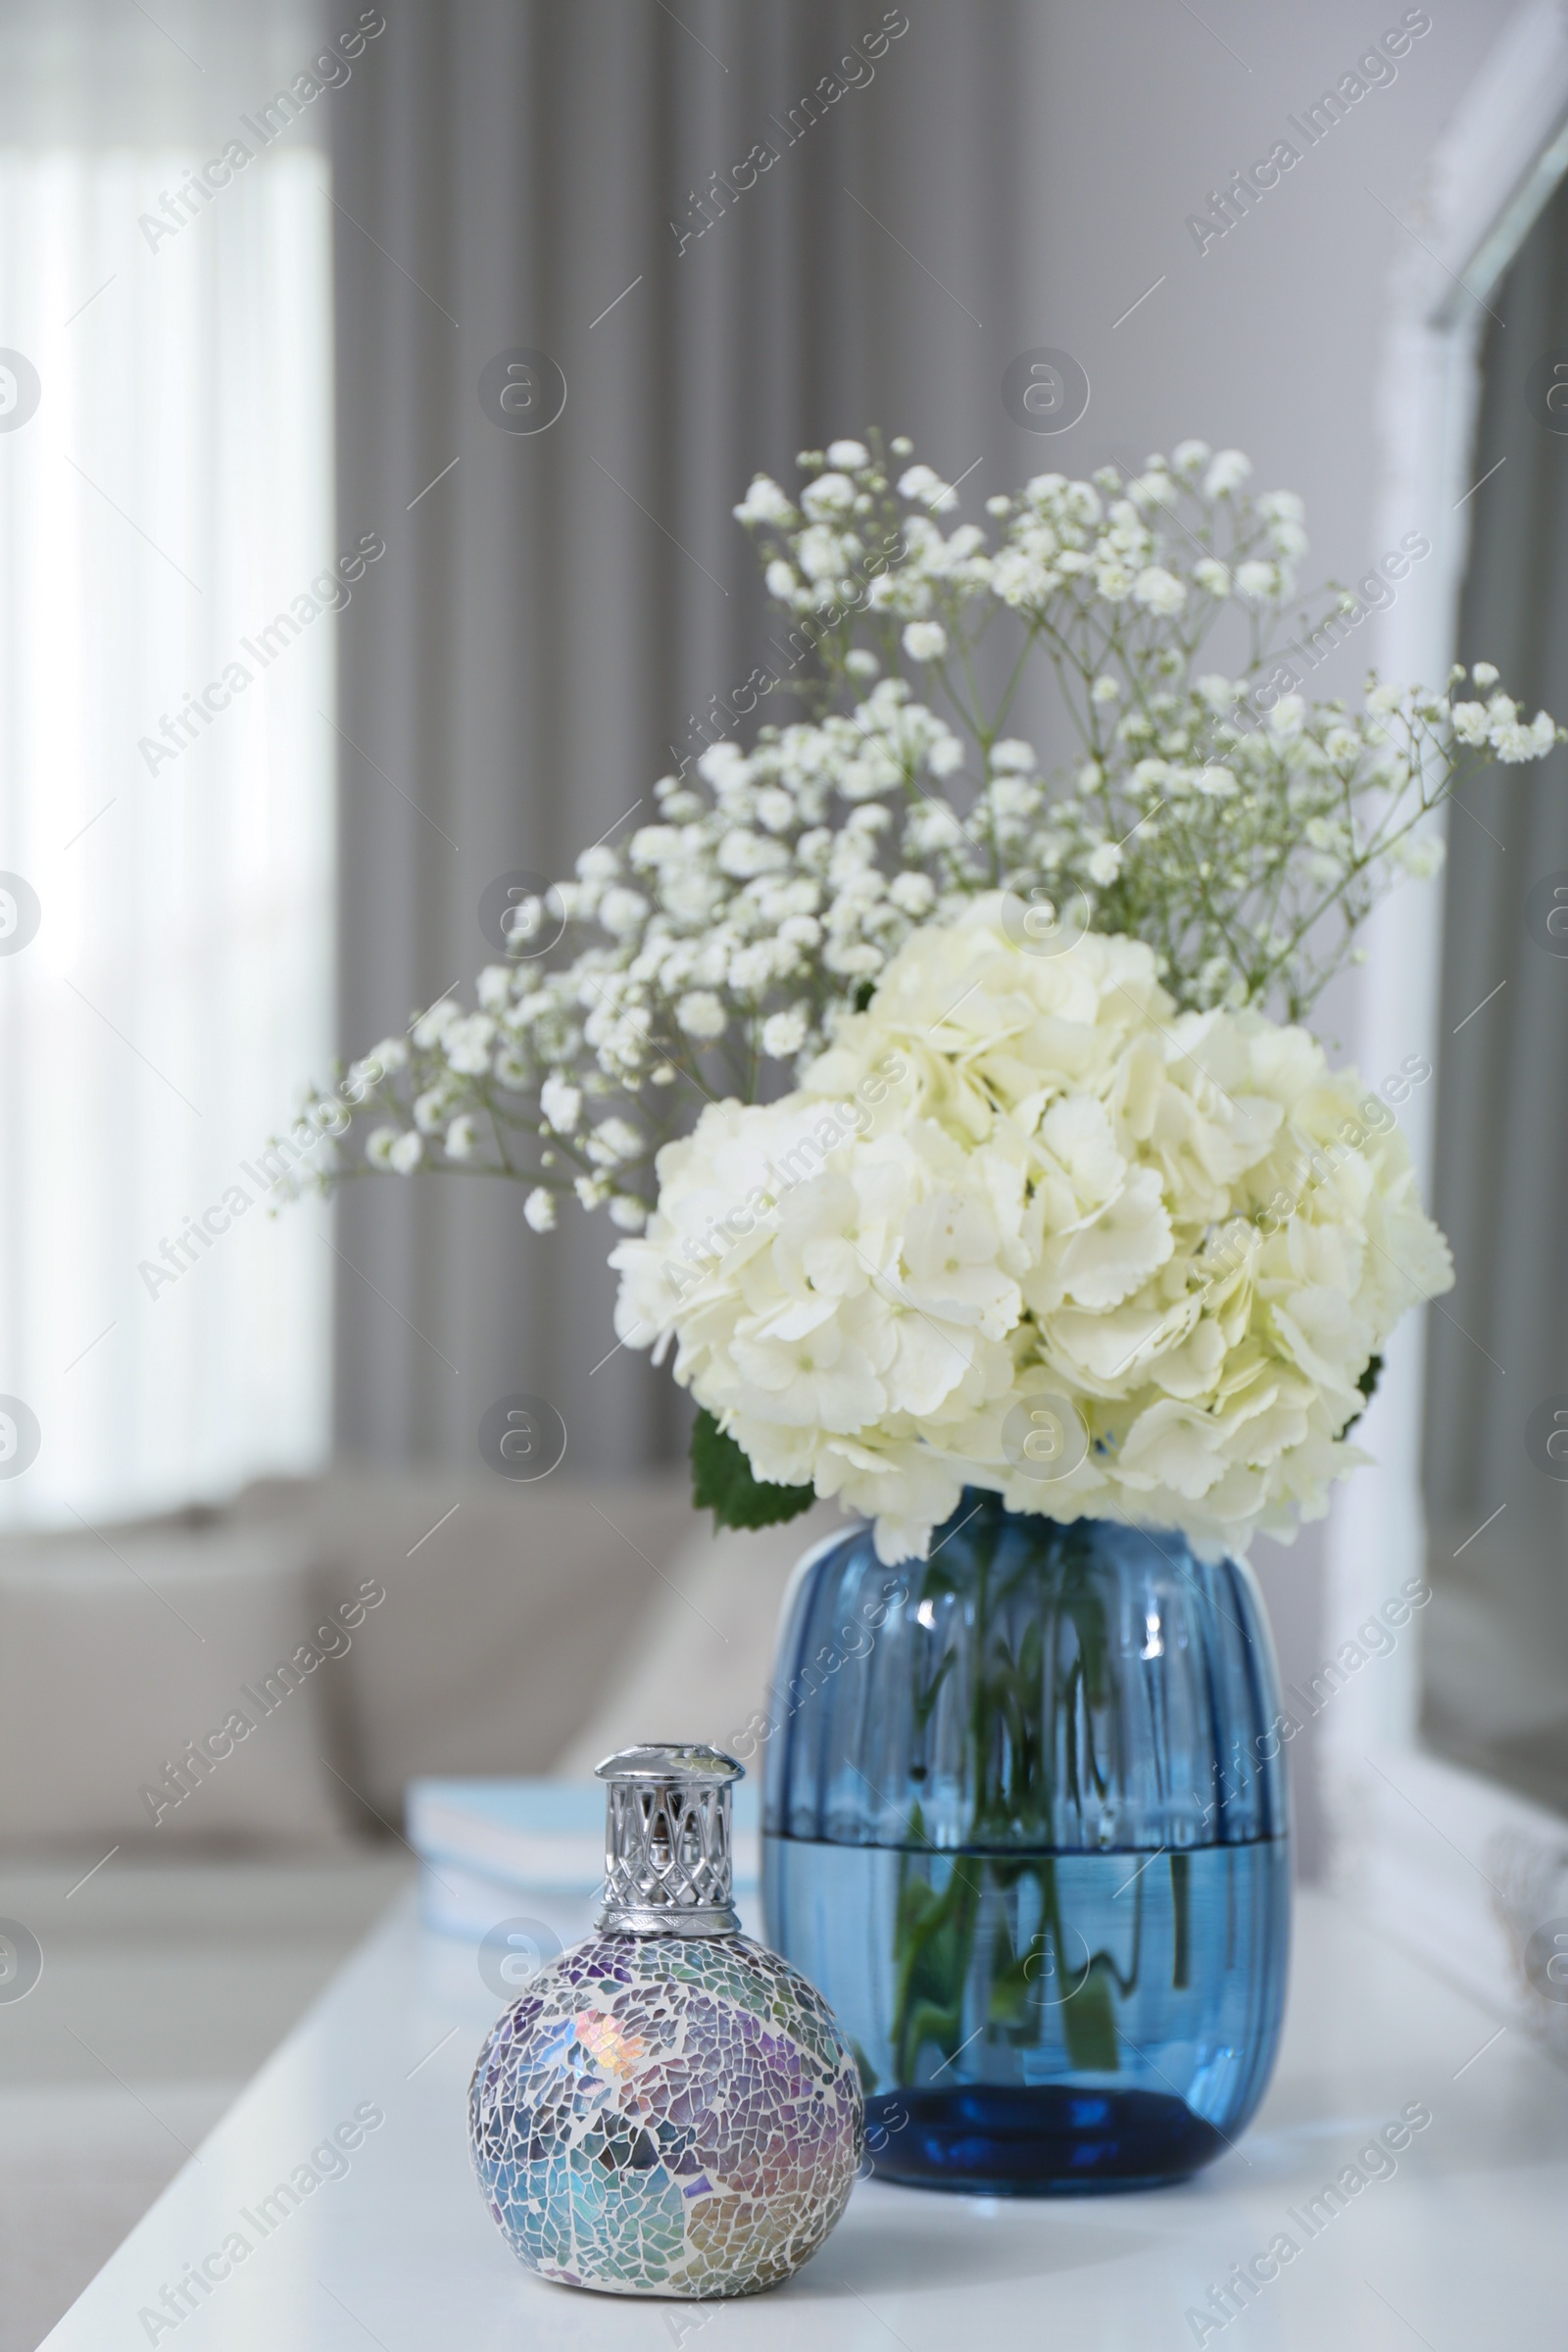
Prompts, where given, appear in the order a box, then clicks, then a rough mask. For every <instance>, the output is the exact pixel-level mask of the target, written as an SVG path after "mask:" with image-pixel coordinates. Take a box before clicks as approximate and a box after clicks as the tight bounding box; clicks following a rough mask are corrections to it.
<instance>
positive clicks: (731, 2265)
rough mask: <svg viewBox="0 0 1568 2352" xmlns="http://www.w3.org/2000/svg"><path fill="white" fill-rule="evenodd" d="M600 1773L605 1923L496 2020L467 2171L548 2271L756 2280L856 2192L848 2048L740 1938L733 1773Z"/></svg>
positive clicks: (596, 2277) (676, 1765) (612, 2286)
mask: <svg viewBox="0 0 1568 2352" xmlns="http://www.w3.org/2000/svg"><path fill="white" fill-rule="evenodd" d="M634 1759H640V1760H641V1762H640V1764H634ZM672 1759H675V1760H677V1761H675V1762H673V1763H672V1761H671V1760H672ZM600 1771H601V1774H602V1775H603V1776H604V1777H606V1778H607V1779H608V1780H609V1781H610V1783H611V1791H610V1814H611V1823H610V1847H611V1851H610V1855H609V1877H608V1887H609V1892H608V1899H607V1903H606V1907H605V1911H604V1913H603V1914H602V1916H601V1920H600V1932H599V1933H598V1934H596V1935H594V1936H590V1937H589V1938H588V1940H587V1941H586V1942H584V1943H580V1944H578V1945H576V1946H575V1948H574V1949H573V1950H571V1951H569V1952H565V1953H564V1954H563V1955H562V1957H561V1958H560V1959H559V1960H557V1961H554V1962H553V1963H551V1965H550V1966H548V1967H546V1968H544V1969H542V1970H541V1971H540V1973H539V1974H538V1976H536V1977H535V1978H533V1980H532V1981H531V1982H530V1984H529V1985H528V1986H527V1988H526V1990H525V1991H524V1992H523V1993H522V1995H521V1996H520V1997H519V1998H518V1999H517V2000H515V2002H514V2003H513V2004H512V2006H511V2008H510V2009H508V2010H507V2011H506V2013H505V2015H504V2016H503V2017H502V2018H501V2019H500V2020H499V2021H498V2022H497V2024H496V2026H495V2027H494V2028H493V2030H492V2032H491V2034H490V2036H489V2038H488V2040H487V2041H486V2043H485V2045H484V2048H483V2050H482V2051H481V2052H480V2055H479V2062H478V2065H477V2067H476V2068H475V2070H474V2076H473V2082H472V2087H471V2090H470V2093H469V2140H470V2146H471V2150H472V2155H473V2162H474V2169H475V2172H476V2173H477V2175H478V2179H479V2185H480V2187H481V2189H482V2191H483V2193H484V2197H485V2200H486V2202H487V2204H488V2205H489V2207H490V2210H491V2212H492V2214H493V2215H494V2217H495V2220H496V2222H497V2223H498V2224H499V2226H500V2228H501V2229H502V2230H503V2231H504V2232H505V2233H506V2236H507V2238H508V2239H509V2241H510V2243H511V2245H512V2247H513V2249H514V2251H515V2253H516V2255H517V2257H518V2259H519V2260H520V2261H521V2262H523V2263H524V2264H525V2265H526V2266H527V2268H528V2269H529V2270H531V2271H534V2272H537V2274H538V2275H539V2276H540V2277H541V2278H549V2279H554V2280H556V2281H558V2282H559V2283H561V2284H563V2285H567V2286H586V2287H595V2288H598V2289H599V2290H600V2291H601V2292H604V2293H608V2294H622V2295H683V2296H695V2297H707V2296H722V2295H743V2294H753V2293H756V2292H757V2291H758V2290H759V2289H760V2288H763V2287H768V2286H775V2285H777V2284H778V2282H779V2281H780V2280H781V2279H784V2278H788V2277H789V2276H790V2274H791V2272H792V2271H795V2270H798V2269H799V2268H800V2266H801V2264H802V2263H803V2262H806V2261H807V2260H808V2259H809V2257H810V2256H811V2255H812V2254H814V2253H815V2252H816V2250H817V2248H818V2247H819V2246H820V2245H821V2243H822V2241H823V2239H824V2238H825V2237H826V2236H827V2234H828V2232H829V2230H831V2229H832V2228H833V2226H834V2224H835V2223H836V2222H837V2221H838V2219H839V2217H840V2215H841V2214H842V2213H843V2211H844V2208H845V2205H846V2204H847V2203H848V2201H849V2194H850V2189H851V2186H852V2185H853V2182H854V2180H855V2175H856V2171H857V2168H858V2164H859V2161H860V2154H861V2147H862V2135H863V2109H862V2101H861V2094H860V2087H859V2082H858V2075H857V2072H856V2067H855V2063H854V2061H853V2059H852V2058H851V2056H850V2053H849V2050H848V2049H847V2047H846V2045H845V2042H844V2038H843V2035H842V2034H840V2032H839V2030H838V2027H837V2025H836V2024H835V2022H834V2020H833V2017H832V2015H831V2013H830V2011H829V2010H828V2008H827V2005H826V2003H825V2002H824V2001H823V2000H822V1998H821V1996H820V1994H819V1993H817V1992H816V1991H815V1990H814V1988H813V1987H812V1986H811V1985H809V1984H808V1983H807V1981H806V1979H805V1978H804V1977H802V1976H800V1975H799V1974H798V1973H797V1972H796V1970H795V1969H793V1968H792V1967H791V1966H790V1965H789V1963H788V1962H787V1961H785V1960H781V1959H780V1958H779V1957H778V1955H777V1954H776V1953H775V1952H770V1951H768V1950H767V1949H766V1948H765V1947H764V1946H762V1945H761V1944H758V1943H754V1942H753V1941H752V1940H751V1939H750V1937H748V1936H741V1935H739V1934H738V1933H736V1930H735V1914H734V1911H733V1909H732V1908H731V1906H730V1899H729V1793H730V1790H729V1784H730V1782H731V1781H733V1780H736V1779H738V1778H739V1777H740V1767H739V1766H738V1765H735V1764H733V1763H732V1762H731V1760H730V1759H729V1758H727V1757H719V1756H717V1755H715V1754H714V1753H713V1752H712V1751H711V1750H702V1749H678V1748H677V1749H671V1748H662V1749H655V1748H645V1749H634V1750H631V1751H629V1753H628V1755H626V1756H620V1757H613V1758H612V1759H611V1762H610V1763H609V1764H607V1765H602V1766H601V1767H600ZM672 1919H678V1920H679V1921H680V1922H681V1924H680V1925H679V1926H671V1925H670V1924H669V1922H670V1921H671V1920H672ZM633 1921H635V1922H639V1923H641V1924H640V1925H630V1924H627V1923H628V1922H633Z"/></svg>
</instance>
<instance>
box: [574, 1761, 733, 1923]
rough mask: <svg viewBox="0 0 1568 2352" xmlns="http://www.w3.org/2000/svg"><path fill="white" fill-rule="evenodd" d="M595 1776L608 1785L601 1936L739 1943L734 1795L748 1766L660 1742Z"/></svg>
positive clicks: (599, 1768)
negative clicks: (696, 1938)
mask: <svg viewBox="0 0 1568 2352" xmlns="http://www.w3.org/2000/svg"><path fill="white" fill-rule="evenodd" d="M595 1769H596V1771H597V1774H598V1777H599V1779H600V1780H602V1781H603V1782H605V1783H606V1789H605V1901H604V1908H603V1910H602V1911H601V1912H600V1914H599V1919H598V1923H597V1924H598V1927H599V1931H600V1933H601V1934H602V1935H611V1936H615V1935H619V1936H733V1935H735V1934H736V1933H737V1932H738V1930H739V1928H740V1924H741V1923H740V1919H739V1916H738V1914H737V1912H736V1909H735V1900H734V1890H733V1887H732V1884H731V1876H730V1790H731V1789H732V1787H733V1786H734V1784H735V1782H737V1781H740V1780H744V1779H745V1777H746V1768H745V1766H744V1765H742V1764H737V1763H736V1761H735V1758H734V1757H733V1756H726V1755H724V1754H722V1753H721V1752H720V1750H719V1749H717V1748H715V1747H687V1746H683V1745H680V1744H678V1743H677V1742H674V1741H662V1740H660V1741H654V1742H652V1743H651V1744H650V1745H648V1746H646V1747H627V1748H622V1750H621V1751H620V1753H619V1755H615V1756H607V1757H606V1758H605V1761H604V1762H603V1764H600V1765H598V1766H596V1768H595Z"/></svg>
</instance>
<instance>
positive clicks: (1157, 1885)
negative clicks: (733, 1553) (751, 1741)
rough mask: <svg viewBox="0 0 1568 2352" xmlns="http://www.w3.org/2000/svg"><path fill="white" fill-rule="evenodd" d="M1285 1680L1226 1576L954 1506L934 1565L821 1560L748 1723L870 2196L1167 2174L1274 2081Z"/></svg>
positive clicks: (1168, 1552)
mask: <svg viewBox="0 0 1568 2352" xmlns="http://www.w3.org/2000/svg"><path fill="white" fill-rule="evenodd" d="M1280 1703H1281V1702H1280V1695H1279V1675H1278V1669H1277V1667H1276V1665H1275V1662H1274V1653H1273V1645H1272V1642H1271V1641H1270V1638H1269V1632H1268V1625H1267V1620H1266V1618H1265V1615H1264V1612H1263V1606H1262V1601H1261V1599H1260V1597H1259V1594H1258V1592H1257V1588H1256V1586H1255V1584H1254V1583H1253V1580H1252V1578H1251V1575H1250V1572H1249V1571H1248V1569H1247V1568H1246V1567H1244V1566H1240V1565H1238V1564H1237V1563H1236V1562H1234V1561H1225V1562H1223V1563H1222V1564H1220V1565H1219V1566H1215V1567H1210V1566H1207V1565H1205V1564H1203V1563H1202V1562H1201V1561H1200V1560H1198V1559H1197V1558H1195V1556H1194V1555H1193V1553H1192V1551H1191V1550H1190V1548H1189V1547H1188V1545H1187V1544H1186V1543H1185V1542H1184V1541H1183V1539H1182V1538H1181V1537H1179V1536H1175V1535H1166V1534H1160V1535H1153V1534H1146V1533H1144V1532H1142V1531H1141V1530H1138V1529H1135V1528H1129V1527H1122V1526H1117V1525H1113V1524H1111V1523H1109V1522H1107V1521H1103V1520H1080V1521H1077V1522H1075V1523H1074V1524H1071V1525H1068V1526H1058V1525H1057V1524H1056V1523H1055V1522H1054V1521H1053V1520H1050V1519H1046V1518H1043V1517H1040V1516H1038V1515H1036V1514H1033V1513H1022V1512H1013V1511H1009V1510H1007V1509H1005V1507H1004V1505H1003V1503H1002V1501H1001V1499H1000V1497H998V1496H997V1495H990V1494H983V1493H980V1492H978V1491H975V1490H970V1491H969V1492H968V1493H967V1494H966V1495H964V1497H963V1500H962V1502H961V1503H960V1504H959V1506H958V1509H957V1510H956V1512H955V1513H954V1516H953V1518H952V1519H951V1520H950V1521H949V1523H948V1525H947V1527H946V1528H944V1529H940V1530H939V1531H938V1532H937V1534H936V1536H935V1537H934V1538H933V1541H932V1548H931V1555H930V1557H929V1559H927V1560H924V1561H920V1560H914V1561H907V1562H905V1563H904V1564H903V1565H902V1566H900V1567H898V1568H888V1567H885V1566H884V1565H883V1564H882V1563H881V1562H880V1561H879V1560H878V1559H877V1556H876V1552H875V1549H874V1547H873V1544H872V1541H871V1533H870V1530H869V1528H866V1527H858V1528H855V1529H853V1530H851V1531H850V1532H849V1533H847V1534H845V1535H843V1536H839V1537H835V1538H833V1539H831V1540H830V1541H829V1542H828V1543H826V1544H822V1545H819V1546H818V1547H817V1549H816V1550H815V1551H813V1552H811V1553H809V1555H808V1556H807V1558H806V1559H805V1560H804V1561H803V1562H802V1564H801V1567H800V1569H799V1571H798V1572H797V1577H796V1582H795V1584H794V1586H793V1587H792V1589H791V1593H790V1598H789V1601H788V1603H787V1606H786V1609H785V1614H784V1625H783V1630H782V1634H781V1638H780V1647H779V1654H778V1659H777V1665H776V1672H775V1681H774V1689H773V1697H772V1705H771V1709H770V1713H769V1717H768V1723H769V1728H770V1741H769V1748H768V1762H767V1780H766V1801H765V1811H764V1847H763V1854H764V1893H765V1903H766V1913H767V1927H768V1936H769V1940H770V1941H771V1942H772V1943H773V1945H774V1946H775V1948H776V1949H777V1950H778V1951H780V1952H781V1953H783V1954H784V1956H785V1957H786V1958H787V1959H788V1960H790V1961H791V1962H792V1963H793V1964H794V1965H795V1966H796V1967H797V1968H799V1969H800V1970H801V1971H802V1973H803V1974H804V1975H805V1976H807V1977H808V1978H809V1980H810V1981H811V1983H812V1984H814V1985H817V1986H818V1987H819V1988H820V1990H821V1992H822V1993H823V1995H824V1997H825V1998H826V2000H827V2002H828V2004H829V2006H830V2007H831V2008H832V2010H833V2011H834V2013H835V2015H836V2016H837V2018H838V2019H839V2022H840V2024H841V2026H842V2027H843V2030H844V2033H845V2034H846V2036H847V2038H848V2040H849V2042H850V2046H851V2048H852V2049H853V2051H854V2052H855V2055H856V2059H857V2062H858V2066H859V2069H860V2077H861V2082H862V2084H863V2087H864V2089H865V2093H866V2137H867V2146H868V2150H869V2154H870V2159H871V2165H872V2169H873V2171H874V2172H875V2173H876V2174H877V2175H878V2176H879V2177H880V2178H882V2179H884V2180H898V2181H903V2182H907V2183H909V2184H911V2185H917V2186H921V2187H927V2188H947V2189H966V2190H972V2191H978V2192H983V2193H987V2194H992V2195H996V2194H1011V2195H1022V2196H1039V2195H1052V2194H1059V2193H1062V2192H1073V2191H1084V2190H1097V2189H1100V2190H1103V2189H1117V2188H1126V2189H1132V2188H1149V2187H1152V2186H1155V2185H1157V2184H1159V2183H1162V2182H1166V2181H1173V2180H1182V2179H1184V2178H1186V2177H1187V2176H1188V2175H1189V2174H1191V2173H1194V2172H1196V2171H1197V2170H1198V2169H1199V2168H1200V2167H1201V2166H1202V2165H1204V2164H1207V2163H1209V2162H1211V2161H1212V2160H1213V2158H1214V2157H1216V2156H1218V2155H1219V2154H1221V2153H1222V2152H1223V2150H1224V2149H1226V2148H1227V2147H1228V2146H1230V2145H1231V2144H1232V2143H1233V2142H1234V2140H1235V2139H1236V2137H1237V2135H1238V2133H1239V2132H1240V2131H1242V2130H1243V2129H1244V2127H1245V2126H1246V2124H1247V2122H1248V2119H1249V2118H1250V2116H1251V2114H1252V2112H1253V2110H1254V2109H1255V2107H1256V2106H1257V2103H1258V2100H1259V2099H1260V2098H1261V2097H1262V2094H1263V2090H1264V2087H1265V2085H1266V2083H1267V2082H1268V2078H1269V2074H1270V2071H1271V2069H1272V2066H1273V2062H1274V2053H1275V2047H1276V2044H1277V2042H1278V2038H1279V2030H1280V2021H1281V2014H1282V2010H1283V2006H1284V1996H1285V1978H1286V1965H1287V1958H1288V1952H1289V1941H1290V1901H1291V1894H1290V1887H1291V1869H1290V1848H1289V1821H1288V1802H1287V1791H1286V1784H1285V1768H1284V1764H1283V1761H1282V1758H1281V1755H1280V1742H1279V1737H1278V1732H1277V1729H1276V1728H1275V1727H1276V1717H1277V1716H1278V1714H1279V1711H1280Z"/></svg>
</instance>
